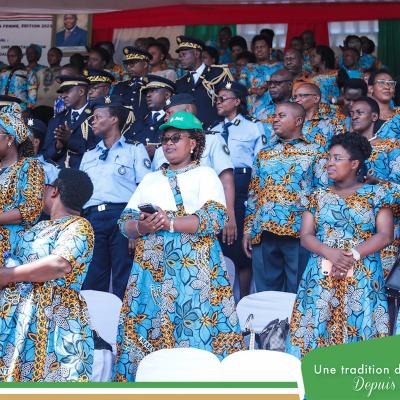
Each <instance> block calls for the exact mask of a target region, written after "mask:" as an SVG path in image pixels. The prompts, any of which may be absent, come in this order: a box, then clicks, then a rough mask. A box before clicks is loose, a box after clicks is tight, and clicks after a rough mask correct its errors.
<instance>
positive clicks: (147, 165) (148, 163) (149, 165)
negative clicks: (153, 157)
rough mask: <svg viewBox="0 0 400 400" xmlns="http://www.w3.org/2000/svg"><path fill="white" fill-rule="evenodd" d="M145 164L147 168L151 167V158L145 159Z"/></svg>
mask: <svg viewBox="0 0 400 400" xmlns="http://www.w3.org/2000/svg"><path fill="white" fill-rule="evenodd" d="M143 165H144V166H145V167H146V168H147V169H150V168H151V162H150V160H149V159H148V158H145V159H144V160H143Z"/></svg>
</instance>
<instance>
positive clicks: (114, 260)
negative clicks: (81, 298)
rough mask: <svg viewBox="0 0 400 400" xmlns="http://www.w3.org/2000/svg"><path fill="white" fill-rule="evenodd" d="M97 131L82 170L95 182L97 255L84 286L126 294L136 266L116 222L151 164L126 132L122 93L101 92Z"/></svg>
mask: <svg viewBox="0 0 400 400" xmlns="http://www.w3.org/2000/svg"><path fill="white" fill-rule="evenodd" d="M93 108H94V111H93V120H92V125H93V132H94V134H95V135H96V136H98V137H99V138H101V139H102V140H101V141H100V142H99V143H98V144H97V145H96V147H95V148H94V149H93V150H90V151H88V152H86V153H85V154H84V156H83V158H82V162H81V165H80V169H81V170H82V171H85V172H86V173H87V174H88V175H89V177H90V178H91V180H92V182H93V187H94V190H93V195H92V197H91V198H90V200H89V201H88V202H87V203H86V204H85V206H84V208H83V209H84V211H83V213H84V216H85V218H87V219H88V221H89V222H90V223H91V224H92V226H93V230H94V233H95V242H94V250H93V259H92V262H91V264H90V268H89V271H88V274H87V276H86V280H85V282H84V284H83V289H93V290H100V291H104V292H107V291H108V289H109V285H110V276H111V271H112V290H113V293H114V294H116V295H117V296H118V297H120V298H121V299H122V298H123V296H124V293H125V288H126V284H127V282H128V277H129V273H130V270H131V264H132V257H130V256H129V254H128V239H126V238H125V237H124V236H123V235H122V234H121V233H120V231H119V229H118V227H117V221H118V218H119V217H120V215H121V212H122V210H123V209H124V208H125V206H126V204H127V203H128V200H129V199H130V198H131V196H132V194H133V192H134V191H135V189H136V186H137V185H138V184H139V182H140V181H141V180H142V179H143V177H144V175H146V174H147V173H148V172H150V171H151V163H150V160H149V157H148V154H147V152H146V149H145V148H144V146H143V145H142V144H141V143H139V142H135V141H133V140H132V139H128V138H126V137H125V136H122V135H121V132H122V129H123V127H124V125H125V120H126V111H125V109H124V106H123V104H122V99H121V98H120V97H119V96H111V97H109V96H107V97H98V98H97V99H96V100H95V102H94V103H93Z"/></svg>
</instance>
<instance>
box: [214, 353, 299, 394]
mask: <svg viewBox="0 0 400 400" xmlns="http://www.w3.org/2000/svg"><path fill="white" fill-rule="evenodd" d="M221 367H222V381H223V382H226V381H239V382H297V385H298V390H297V391H296V393H298V394H299V396H300V398H301V399H303V397H304V384H303V378H302V375H301V362H300V360H299V359H297V358H296V357H294V356H292V355H290V354H286V353H281V352H279V351H270V350H245V351H238V352H236V353H233V354H231V355H229V356H228V357H226V358H224V359H223V360H222V362H221Z"/></svg>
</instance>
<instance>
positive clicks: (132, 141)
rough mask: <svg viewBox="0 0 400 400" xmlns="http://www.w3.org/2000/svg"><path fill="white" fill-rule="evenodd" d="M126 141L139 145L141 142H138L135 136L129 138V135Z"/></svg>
mask: <svg viewBox="0 0 400 400" xmlns="http://www.w3.org/2000/svg"><path fill="white" fill-rule="evenodd" d="M125 143H128V144H133V145H134V146H139V144H140V142H138V141H137V140H134V139H133V138H127V137H125Z"/></svg>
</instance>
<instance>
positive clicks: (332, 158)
mask: <svg viewBox="0 0 400 400" xmlns="http://www.w3.org/2000/svg"><path fill="white" fill-rule="evenodd" d="M350 160H351V158H344V157H339V156H337V155H334V156H329V157H328V161H333V162H335V163H336V162H339V161H350Z"/></svg>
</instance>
